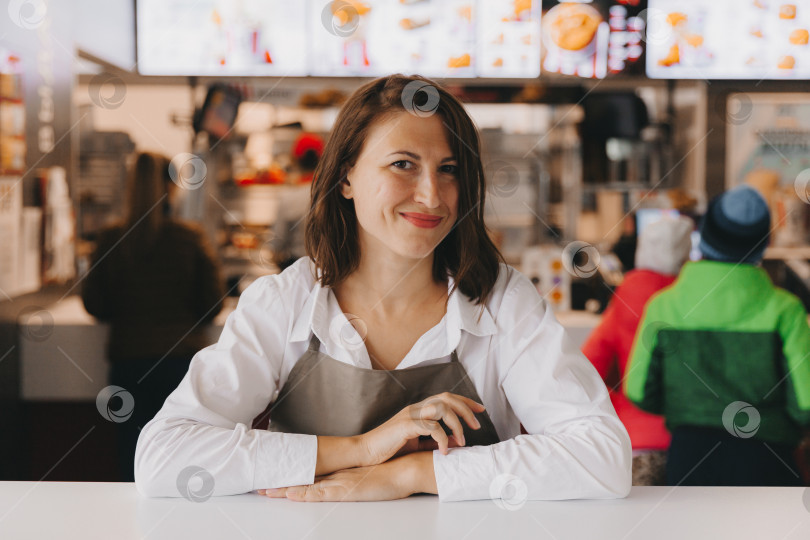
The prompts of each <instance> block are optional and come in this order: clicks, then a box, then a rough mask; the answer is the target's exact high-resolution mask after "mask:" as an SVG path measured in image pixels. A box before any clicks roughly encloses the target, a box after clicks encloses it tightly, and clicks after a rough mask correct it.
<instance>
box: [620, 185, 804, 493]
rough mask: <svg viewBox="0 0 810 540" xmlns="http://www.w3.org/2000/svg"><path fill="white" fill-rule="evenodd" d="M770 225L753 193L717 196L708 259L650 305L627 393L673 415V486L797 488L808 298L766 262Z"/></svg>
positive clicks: (704, 234)
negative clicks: (777, 281) (775, 278)
mask: <svg viewBox="0 0 810 540" xmlns="http://www.w3.org/2000/svg"><path fill="white" fill-rule="evenodd" d="M770 226H771V217H770V212H769V210H768V206H767V203H766V202H765V200H764V199H763V197H762V196H761V195H760V194H759V192H757V191H756V190H755V189H753V188H751V187H749V186H740V187H738V188H735V189H732V190H730V191H728V192H726V193H724V194H722V195H720V196H719V197H716V198H715V199H714V200H712V202H711V203H710V204H709V208H708V210H707V211H706V214H705V216H704V218H703V221H702V224H701V231H700V232H701V241H700V251H701V253H702V255H703V260H701V261H698V262H690V263H687V264H686V265H684V267H683V269H682V270H681V273H680V275H679V276H678V279H677V280H676V281H675V283H674V284H673V285H672V286H671V287H669V288H667V289H666V290H665V291H662V292H661V293H659V294H658V295H656V296H655V297H654V298H653V299H652V300H650V302H649V303H648V304H647V308H646V310H645V313H644V316H643V319H642V322H641V326H640V328H639V331H638V332H637V334H636V339H635V342H634V344H633V349H632V353H631V357H630V364H629V366H628V370H627V378H626V379H625V381H624V391H625V394H626V395H627V397H628V398H629V399H630V400H631V401H632V402H634V403H636V404H637V405H638V406H639V407H641V408H642V409H644V410H646V411H649V412H651V413H655V414H662V415H663V416H664V417H665V418H666V425H667V427H668V428H669V430H670V432H671V433H672V442H671V444H670V448H669V452H668V454H667V483H668V484H670V485H697V486H706V485H708V486H712V485H721V486H796V485H800V478H799V474H798V472H797V466H796V460H795V459H794V450H795V448H796V446H797V443H798V442H799V440H800V439H801V437H802V431H803V430H807V427H808V426H810V361H808V355H809V354H810V328H808V324H807V313H806V311H805V309H804V306H803V305H802V303H801V301H800V300H799V299H798V298H796V297H795V296H793V295H792V294H790V293H788V292H787V291H784V290H782V289H780V288H778V287H776V286H774V284H773V283H772V282H771V280H770V278H769V277H768V275H767V273H766V272H765V270H764V269H762V268H761V267H760V265H759V263H760V262H761V260H762V257H763V253H764V251H765V247H766V246H767V245H768V240H769V238H770Z"/></svg>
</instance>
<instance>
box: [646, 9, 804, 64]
mask: <svg viewBox="0 0 810 540" xmlns="http://www.w3.org/2000/svg"><path fill="white" fill-rule="evenodd" d="M647 18H648V20H647V24H648V32H647V75H648V76H649V77H652V78H662V79H807V78H810V46H808V30H810V0H792V1H787V2H786V1H783V0H778V1H777V0H712V1H711V2H707V1H705V0H680V1H679V2H667V1H664V0H649V10H648V17H647Z"/></svg>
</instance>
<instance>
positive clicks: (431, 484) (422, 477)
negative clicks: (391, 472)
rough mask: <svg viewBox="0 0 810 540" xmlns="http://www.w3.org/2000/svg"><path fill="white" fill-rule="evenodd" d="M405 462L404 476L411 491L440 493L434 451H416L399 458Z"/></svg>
mask: <svg viewBox="0 0 810 540" xmlns="http://www.w3.org/2000/svg"><path fill="white" fill-rule="evenodd" d="M397 460H401V461H402V463H403V469H402V471H403V478H404V481H405V482H408V486H409V491H410V492H411V493H432V494H433V495H438V494H439V488H438V487H437V486H436V475H435V473H434V472H433V452H432V451H428V452H414V453H413V454H408V455H406V456H402V457H401V458H397Z"/></svg>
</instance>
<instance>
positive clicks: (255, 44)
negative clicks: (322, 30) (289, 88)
mask: <svg viewBox="0 0 810 540" xmlns="http://www.w3.org/2000/svg"><path fill="white" fill-rule="evenodd" d="M305 22H306V6H305V3H304V2H290V1H286V0H241V1H239V2H234V1H233V0H138V4H137V25H138V26H137V42H138V43H137V44H138V66H137V67H138V71H139V72H140V73H143V74H145V75H265V76H267V75H277V76H285V75H286V76H295V75H306V74H307V73H306V67H307V54H306V50H307V37H306V35H305V34H304V32H303V31H301V30H302V29H303V28H304V23H305Z"/></svg>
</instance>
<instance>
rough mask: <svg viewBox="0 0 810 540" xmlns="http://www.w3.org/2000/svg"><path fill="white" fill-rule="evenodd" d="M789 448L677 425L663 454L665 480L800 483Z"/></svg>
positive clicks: (693, 483)
mask: <svg viewBox="0 0 810 540" xmlns="http://www.w3.org/2000/svg"><path fill="white" fill-rule="evenodd" d="M793 452H794V447H793V446H792V445H786V444H775V443H769V442H764V441H762V440H759V439H756V438H750V439H742V438H739V437H735V436H733V435H731V434H730V433H728V432H727V431H726V430H724V429H716V428H707V427H696V426H682V427H678V428H675V429H674V430H673V431H672V444H671V445H670V447H669V453H668V455H667V484H669V485H671V486H674V485H682V486H801V485H802V484H801V480H800V478H799V469H798V467H797V466H796V460H795V459H794V455H793Z"/></svg>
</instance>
